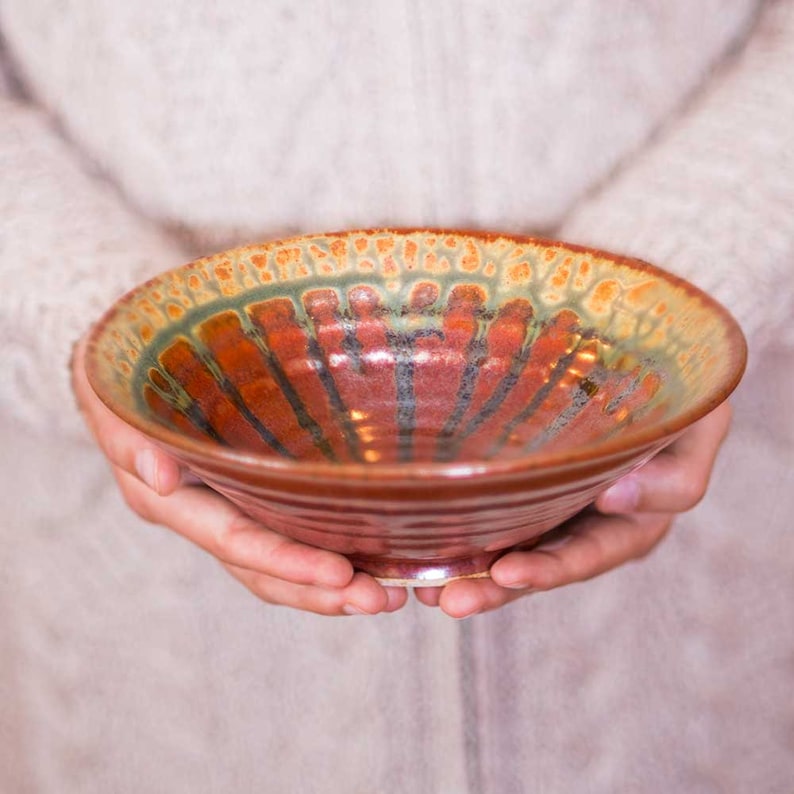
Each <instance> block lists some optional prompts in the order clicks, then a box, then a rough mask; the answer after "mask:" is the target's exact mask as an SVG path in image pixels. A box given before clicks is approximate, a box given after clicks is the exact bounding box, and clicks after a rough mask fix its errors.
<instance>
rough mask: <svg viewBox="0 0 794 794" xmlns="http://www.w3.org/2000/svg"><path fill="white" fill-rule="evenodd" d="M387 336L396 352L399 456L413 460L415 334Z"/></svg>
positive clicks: (395, 374)
mask: <svg viewBox="0 0 794 794" xmlns="http://www.w3.org/2000/svg"><path fill="white" fill-rule="evenodd" d="M386 338H387V340H388V342H389V345H390V346H391V348H392V351H393V353H394V361H395V369H394V380H395V383H396V386H397V407H396V416H395V419H396V421H397V457H398V459H399V460H400V461H402V462H405V461H409V460H411V455H412V451H413V433H414V430H415V429H416V397H415V395H414V356H413V351H414V340H415V334H409V333H404V332H395V331H387V332H386Z"/></svg>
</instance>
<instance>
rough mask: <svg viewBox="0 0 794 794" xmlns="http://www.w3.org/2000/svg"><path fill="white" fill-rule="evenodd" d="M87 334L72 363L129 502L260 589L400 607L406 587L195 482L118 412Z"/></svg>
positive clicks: (283, 600)
mask: <svg viewBox="0 0 794 794" xmlns="http://www.w3.org/2000/svg"><path fill="white" fill-rule="evenodd" d="M84 351H85V341H82V342H81V343H79V344H78V346H77V347H76V349H75V355H74V360H73V365H72V377H73V383H74V390H75V395H76V397H77V401H78V404H79V405H80V407H81V409H82V411H83V414H84V416H85V419H86V421H87V423H88V425H89V427H90V428H91V431H92V433H93V435H94V437H95V439H96V440H97V443H98V444H99V446H100V448H101V449H102V451H103V452H104V454H105V455H106V457H107V458H108V460H109V461H110V465H111V468H112V471H113V474H114V476H115V478H116V481H117V482H118V485H119V488H120V489H121V493H122V495H123V496H124V499H125V500H126V502H127V504H128V505H129V506H130V507H131V508H132V509H133V510H134V511H135V512H136V513H137V514H138V515H139V516H141V518H143V519H145V520H146V521H150V522H152V523H155V524H161V525H163V526H165V527H168V528H169V529H171V530H173V531H174V532H176V533H177V534H179V535H182V536H183V537H185V538H187V539H188V540H189V541H191V542H192V543H195V544H196V545H197V546H200V547H201V548H202V549H204V550H205V551H207V552H209V553H210V554H212V555H213V556H214V557H216V558H217V559H218V560H220V562H221V563H222V564H223V566H224V567H225V568H226V570H227V571H229V573H231V574H232V576H234V577H235V578H237V579H238V580H239V581H240V582H242V584H244V585H245V586H246V587H247V588H248V589H249V590H250V591H251V592H252V593H254V595H256V596H258V597H259V598H261V599H262V600H263V601H267V602H268V603H271V604H281V605H285V606H291V607H295V608H296V609H302V610H306V611H309V612H316V613H318V614H321V615H342V614H369V615H374V614H376V613H378V612H394V611H396V610H398V609H400V607H402V606H403V605H404V604H405V602H406V597H407V594H406V591H405V590H404V589H403V588H393V587H388V588H387V587H383V586H382V585H380V584H378V582H376V581H375V580H374V579H373V578H372V577H371V576H368V575H366V574H364V573H354V571H353V567H352V565H351V564H350V562H349V561H348V560H347V559H346V558H345V557H343V556H341V555H339V554H334V553H333V552H330V551H323V550H321V549H316V548H313V547H311V546H305V545H303V544H301V543H297V542H296V541H292V540H290V539H288V538H285V537H284V536H282V535H278V534H277V533H275V532H271V531H270V530H268V529H266V528H265V527H263V526H262V525H261V524H257V523H256V522H255V521H253V520H252V519H250V518H248V517H247V516H246V515H245V514H244V513H243V512H242V511H240V510H239V509H238V508H237V507H235V506H234V505H233V504H232V503H231V502H230V501H229V500H228V499H226V498H224V497H222V496H221V495H220V494H217V493H215V492H214V491H212V490H211V489H210V488H207V487H206V486H202V485H200V484H197V481H195V480H193V481H192V482H191V480H190V478H189V477H186V472H184V471H183V470H182V469H181V468H180V466H179V464H178V463H177V462H176V461H175V460H174V459H173V458H171V457H170V456H169V455H167V454H165V453H164V452H163V451H162V450H160V449H159V448H158V447H156V446H154V445H153V444H151V443H150V442H149V441H148V440H147V439H146V438H145V437H144V436H143V435H142V434H141V433H139V432H138V431H137V430H135V429H134V428H132V427H130V426H129V425H127V424H126V423H124V422H122V421H121V420H120V419H119V418H118V417H117V416H116V415H115V414H113V413H112V412H111V411H110V410H109V409H108V408H106V407H105V405H104V404H103V403H102V402H101V400H100V399H99V398H98V397H97V396H96V394H95V393H94V391H93V389H92V388H91V386H90V384H89V383H88V380H87V378H86V374H85V368H84V365H83V356H84Z"/></svg>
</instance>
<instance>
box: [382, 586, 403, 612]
mask: <svg viewBox="0 0 794 794" xmlns="http://www.w3.org/2000/svg"><path fill="white" fill-rule="evenodd" d="M383 589H384V590H385V591H386V597H387V599H388V603H387V604H386V606H385V608H384V609H383V611H384V612H396V611H397V610H398V609H402V608H403V607H404V606H405V605H406V603H407V602H408V588H406V587H384V588H383Z"/></svg>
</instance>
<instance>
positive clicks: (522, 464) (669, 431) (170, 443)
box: [84, 226, 748, 482]
mask: <svg viewBox="0 0 794 794" xmlns="http://www.w3.org/2000/svg"><path fill="white" fill-rule="evenodd" d="M379 234H394V235H400V236H408V235H414V234H428V235H434V236H443V235H455V236H459V237H471V238H476V239H478V240H481V241H484V242H492V241H495V240H498V239H506V240H509V241H511V242H514V243H516V244H517V245H527V244H529V245H539V246H548V247H562V248H565V249H566V250H569V251H571V252H572V253H578V254H588V255H591V256H593V257H597V258H601V259H607V260H610V261H612V262H614V263H616V264H619V265H623V266H626V267H629V268H631V269H633V270H638V271H641V272H646V273H648V274H649V275H652V276H655V277H657V278H661V279H663V280H664V281H666V282H668V283H669V284H671V285H672V286H673V287H678V288H681V289H683V290H684V291H685V292H686V293H687V294H688V295H689V296H690V297H691V298H695V299H697V300H699V301H700V302H701V303H702V304H704V305H705V306H706V307H707V308H708V309H709V310H710V311H712V312H714V313H715V314H716V315H717V317H718V318H719V320H720V321H721V322H722V324H723V326H724V328H725V332H726V349H727V354H728V356H729V361H728V369H727V372H728V373H729V376H728V377H727V378H726V380H725V382H724V383H723V384H721V385H720V387H719V388H717V389H715V390H714V392H713V393H711V394H709V395H706V396H705V397H703V398H701V399H700V400H698V401H696V402H695V403H694V404H693V405H692V406H690V407H689V408H688V409H687V410H686V411H683V412H681V413H679V414H676V415H675V416H673V417H671V418H670V419H668V420H665V421H661V422H655V423H653V424H651V425H649V426H647V427H644V428H641V429H639V430H636V431H633V432H632V431H627V432H626V433H621V434H619V435H617V436H614V437H613V438H610V439H607V440H604V441H594V442H589V443H587V444H581V445H577V446H575V447H573V448H571V449H560V450H556V451H552V452H545V453H544V452H543V451H542V450H539V451H536V452H530V453H527V454H526V455H522V456H520V457H516V458H510V459H505V460H486V461H483V460H477V459H463V460H459V461H453V462H444V463H441V462H434V461H427V462H424V461H423V462H416V461H405V462H389V463H364V462H347V461H345V462H332V461H324V460H319V461H307V460H293V459H287V458H280V457H276V456H275V455H274V456H268V455H265V454H260V453H257V452H250V451H242V450H239V449H235V448H232V447H224V446H222V445H220V444H218V443H217V442H214V441H205V440H202V439H196V438H192V437H189V436H186V435H183V434H182V433H179V432H177V431H174V430H171V429H169V428H167V427H165V426H164V425H160V424H158V423H157V422H155V421H153V420H151V419H147V418H146V417H144V416H142V415H141V414H139V413H138V412H136V411H134V410H132V409H128V408H127V407H126V406H125V405H123V404H122V403H121V402H119V401H116V400H115V399H114V397H113V395H112V393H111V392H110V390H109V389H107V388H105V384H104V381H103V378H102V377H101V375H100V366H99V363H98V361H97V358H98V346H99V340H100V338H101V337H102V334H103V332H104V330H105V329H106V327H107V326H108V325H110V323H111V322H112V321H113V320H114V318H115V317H116V316H117V315H118V314H119V313H120V312H121V311H122V310H123V309H124V307H125V306H127V305H128V304H129V303H130V302H132V301H133V300H135V299H136V297H137V296H138V295H139V294H140V293H142V292H144V291H145V290H148V289H150V288H151V287H153V286H155V285H156V284H158V283H160V282H161V281H163V280H164V279H165V278H167V277H169V276H170V275H172V274H174V273H176V272H179V271H181V270H186V269H188V268H195V267H197V266H200V265H202V264H205V263H209V262H211V261H213V260H215V259H217V258H218V257H220V256H229V255H230V254H241V253H243V252H247V251H251V250H257V251H260V250H266V249H269V248H275V247H279V246H283V245H289V244H294V243H296V242H299V241H306V240H311V239H315V238H318V237H353V236H356V235H365V236H375V235H379ZM747 355H748V349H747V340H746V338H745V336H744V333H743V331H742V329H741V327H740V325H739V323H738V321H737V320H736V318H735V317H734V316H733V315H732V314H731V313H730V312H729V311H728V309H727V308H725V306H723V305H722V304H721V303H720V302H719V301H718V300H717V299H716V298H714V297H712V296H711V295H709V294H708V293H707V292H705V291H704V290H702V289H701V288H700V287H697V286H695V285H694V284H692V283H691V282H690V281H687V280H686V279H684V278H682V277H681V276H678V275H675V274H674V273H671V272H669V271H667V270H665V269H663V268H661V267H659V266H657V265H653V264H650V263H649V262H646V261H644V260H642V259H638V258H636V257H631V256H626V255H622V254H616V253H613V252H611V251H608V250H606V249H601V248H595V247H591V246H587V245H582V244H578V243H569V242H566V241H564V240H559V239H554V238H550V237H543V236H536V235H527V234H515V233H512V232H505V231H488V230H480V229H466V228H454V227H431V226H416V227H411V226H408V227H402V226H383V227H368V228H355V229H342V230H339V231H334V232H317V233H309V234H295V235H290V236H287V237H277V238H272V239H267V240H264V241H262V242H258V243H250V244H246V245H242V246H235V247H233V248H229V249H225V250H223V251H219V252H216V253H214V254H209V255H207V256H201V257H198V258H196V259H193V260H191V261H189V262H185V263H183V264H181V265H177V266H175V267H172V268H169V269H167V270H165V271H163V272H161V273H159V274H158V275H156V276H154V277H153V278H150V279H148V280H146V281H144V282H142V283H140V284H138V285H137V286H135V287H133V288H132V289H131V290H129V291H128V292H126V293H124V294H123V295H122V296H121V297H119V298H118V299H117V300H115V301H114V302H113V303H112V304H111V306H110V307H109V308H108V309H107V310H106V311H105V312H104V314H102V315H101V317H100V318H99V319H98V320H97V322H96V323H95V324H94V326H93V327H92V328H91V330H90V332H89V334H88V339H87V344H86V349H85V353H84V363H85V369H86V375H87V377H88V382H89V384H90V385H91V388H92V389H93V391H94V393H95V394H96V395H97V396H98V397H99V399H100V400H101V401H102V402H103V403H104V405H105V406H106V407H107V408H108V409H109V410H110V411H111V412H112V413H114V414H115V415H116V416H118V417H119V418H120V419H122V420H123V421H124V422H126V423H127V424H128V425H130V426H131V427H133V428H135V429H136V430H138V431H140V432H142V433H143V434H144V435H146V436H148V437H149V438H150V440H152V441H154V442H156V443H159V444H160V445H161V446H164V447H165V448H167V449H170V450H171V451H172V453H174V454H176V455H179V454H182V455H184V456H185V457H186V458H188V459H189V460H190V461H191V462H194V461H195V462H199V463H200V464H201V465H206V464H205V463H204V462H205V461H206V462H207V463H210V462H212V463H215V464H221V465H223V466H225V467H226V468H231V469H236V470H245V471H246V472H249V473H251V472H253V471H256V472H257V473H259V474H262V475H265V474H268V473H269V474H271V475H274V476H279V475H280V476H282V477H283V476H286V475H295V476H297V477H299V478H315V477H317V478H320V477H322V478H328V479H331V480H339V479H344V480H350V479H354V478H355V479H363V480H377V481H381V482H383V481H389V480H400V481H405V480H420V479H421V480H427V479H432V480H437V481H438V480H441V481H447V480H456V479H461V478H472V477H477V476H488V475H494V474H501V475H508V476H509V475H519V474H523V473H527V474H529V473H537V472H538V471H543V472H547V471H549V472H551V471H554V470H560V469H565V468H569V467H575V466H577V465H597V464H598V462H599V461H608V460H610V459H614V458H616V457H620V456H626V455H630V454H631V453H632V452H633V451H635V450H636V451H637V452H641V451H643V450H647V449H649V448H652V447H657V448H661V447H662V446H664V445H665V444H666V443H668V442H669V441H672V440H673V439H674V438H675V437H676V436H677V435H679V434H680V433H682V432H683V431H684V430H685V429H686V428H687V427H689V426H690V425H692V424H694V423H695V422H697V421H698V420H699V419H702V418H703V417H704V416H706V415H707V414H709V413H710V412H711V411H713V410H714V409H715V408H717V406H719V405H720V404H721V403H723V402H724V401H725V400H726V399H727V398H728V397H729V396H730V395H731V393H732V392H733V391H734V389H735V388H736V387H737V386H738V384H739V382H740V381H741V379H742V376H743V375H744V372H745V369H746V366H747Z"/></svg>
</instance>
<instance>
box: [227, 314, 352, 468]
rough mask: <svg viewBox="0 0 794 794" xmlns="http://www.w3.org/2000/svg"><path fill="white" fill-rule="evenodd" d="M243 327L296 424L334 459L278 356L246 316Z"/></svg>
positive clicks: (330, 458) (329, 457)
mask: <svg viewBox="0 0 794 794" xmlns="http://www.w3.org/2000/svg"><path fill="white" fill-rule="evenodd" d="M243 327H244V328H245V330H246V333H247V334H248V336H250V338H251V340H252V341H253V343H254V344H255V345H256V347H257V349H258V350H259V352H260V354H261V356H262V358H263V360H264V362H265V364H266V365H267V367H268V368H269V370H270V372H271V374H272V375H273V379H274V380H275V381H276V383H277V384H278V386H279V388H280V389H281V392H282V394H283V395H284V397H285V398H286V399H287V402H288V403H289V404H290V407H291V408H292V410H293V412H294V413H295V418H296V419H297V420H298V424H299V425H300V426H301V428H303V430H305V431H306V432H307V433H308V434H309V435H310V436H311V439H312V443H313V444H314V446H315V447H316V448H317V449H318V450H319V451H320V452H321V453H322V454H323V455H324V456H325V457H326V458H328V460H332V461H336V459H337V458H336V455H335V454H334V451H333V448H332V447H331V444H330V442H329V441H328V439H327V438H326V437H325V434H324V433H323V431H322V428H321V427H320V425H319V424H317V422H316V421H315V420H314V419H313V418H312V416H311V414H310V413H309V411H308V409H307V408H306V406H305V405H304V403H303V400H302V399H301V398H300V395H299V394H298V393H297V392H296V391H295V389H294V387H293V386H292V384H291V383H290V380H289V378H288V377H287V376H286V374H285V373H284V370H283V368H282V366H281V363H280V362H279V360H278V358H277V357H276V356H275V354H274V353H273V351H271V350H270V348H269V347H268V346H267V344H266V342H265V340H264V339H263V338H262V336H261V334H259V333H258V332H257V331H256V329H253V328H250V327H249V326H248V324H247V318H245V317H244V318H243Z"/></svg>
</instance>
